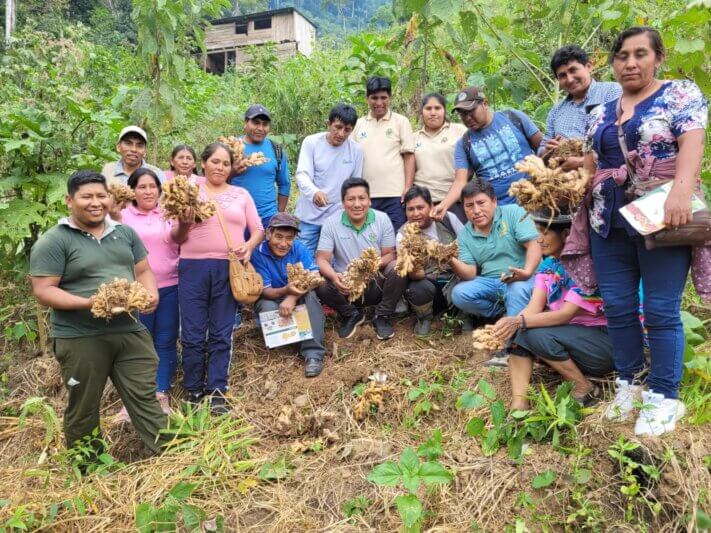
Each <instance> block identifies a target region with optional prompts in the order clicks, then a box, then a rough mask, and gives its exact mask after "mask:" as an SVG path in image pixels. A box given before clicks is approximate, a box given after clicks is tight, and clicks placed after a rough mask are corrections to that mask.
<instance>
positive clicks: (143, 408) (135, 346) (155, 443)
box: [54, 330, 168, 453]
mask: <svg viewBox="0 0 711 533" xmlns="http://www.w3.org/2000/svg"><path fill="white" fill-rule="evenodd" d="M54 353H55V357H56V358H57V361H59V365H60V367H61V370H62V382H63V383H64V386H65V387H66V388H67V393H68V394H67V407H66V409H65V411H64V435H65V437H66V440H67V446H68V447H71V446H73V445H74V443H75V442H76V441H77V440H79V439H82V438H84V437H87V436H90V435H91V434H92V433H93V431H94V430H95V429H97V428H98V429H99V431H100V425H99V408H100V404H101V396H102V394H103V392H104V386H105V385H106V379H107V378H111V382H112V383H113V384H114V386H115V387H116V390H117V391H118V393H119V396H120V397H121V400H122V401H123V404H124V405H125V406H126V409H127V410H128V414H129V415H130V416H131V422H132V423H133V425H134V427H135V428H136V431H138V434H139V435H140V437H141V440H142V441H143V442H144V443H145V445H146V446H147V447H148V448H149V449H151V450H152V451H153V452H155V453H159V452H160V450H161V448H160V443H161V441H163V440H165V437H163V436H162V435H160V434H159V430H161V429H164V428H166V427H167V425H168V419H167V417H166V415H165V414H164V413H163V411H162V410H161V408H160V405H159V404H158V400H157V399H156V370H157V368H158V356H157V355H156V351H155V348H154V347H153V340H152V339H151V336H150V334H149V333H148V331H146V330H143V331H135V332H130V333H109V334H105V335H97V336H92V337H79V338H73V339H55V340H54ZM99 436H100V433H99Z"/></svg>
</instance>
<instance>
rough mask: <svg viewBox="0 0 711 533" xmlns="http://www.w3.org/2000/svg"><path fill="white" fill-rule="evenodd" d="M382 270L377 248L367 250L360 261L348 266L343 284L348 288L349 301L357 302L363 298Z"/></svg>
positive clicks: (355, 260) (352, 262)
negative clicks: (371, 282) (369, 285)
mask: <svg viewBox="0 0 711 533" xmlns="http://www.w3.org/2000/svg"><path fill="white" fill-rule="evenodd" d="M379 270H380V254H379V253H378V251H377V250H376V249H375V248H366V249H365V250H363V253H361V254H360V257H359V258H358V259H354V260H353V261H351V262H350V263H349V264H348V268H347V269H346V273H345V275H344V276H343V283H344V285H345V286H346V287H348V290H349V294H348V300H349V301H351V302H355V301H356V300H357V299H358V298H360V297H361V296H363V293H364V292H365V289H366V287H367V286H368V283H370V280H372V279H373V278H374V277H375V276H376V274H377V273H378V271H379Z"/></svg>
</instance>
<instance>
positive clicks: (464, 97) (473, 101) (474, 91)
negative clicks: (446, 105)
mask: <svg viewBox="0 0 711 533" xmlns="http://www.w3.org/2000/svg"><path fill="white" fill-rule="evenodd" d="M485 98H486V97H485V96H484V90H483V89H482V88H481V87H476V86H474V85H472V86H470V87H465V88H464V89H462V90H461V91H459V94H457V96H456V98H455V99H454V107H453V108H452V111H456V110H457V109H461V110H462V111H471V110H472V109H474V108H475V107H476V106H477V105H479V104H480V103H481V102H483V101H484V99H485Z"/></svg>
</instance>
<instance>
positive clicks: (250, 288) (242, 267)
mask: <svg viewBox="0 0 711 533" xmlns="http://www.w3.org/2000/svg"><path fill="white" fill-rule="evenodd" d="M215 205H216V206H217V211H216V214H217V220H218V221H219V223H220V227H221V228H222V233H224V235H225V241H226V242H227V248H228V249H229V251H228V252H227V260H228V261H229V262H230V289H232V297H233V298H234V299H235V300H237V301H238V302H239V303H241V304H253V303H254V302H256V301H257V298H259V296H260V295H261V294H262V289H263V288H264V280H263V279H262V276H260V275H259V273H258V272H257V271H256V270H255V269H254V267H253V266H252V263H250V262H249V261H247V262H246V263H242V261H240V260H239V259H237V256H236V255H235V253H234V251H233V246H232V239H230V234H229V233H228V231H227V225H226V224H225V221H224V219H223V218H222V211H221V210H220V206H219V205H218V204H217V202H215Z"/></svg>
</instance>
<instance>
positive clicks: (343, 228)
mask: <svg viewBox="0 0 711 533" xmlns="http://www.w3.org/2000/svg"><path fill="white" fill-rule="evenodd" d="M394 247H395V231H394V230H393V224H392V222H390V218H388V215H386V214H385V213H383V212H382V211H376V210H375V209H369V210H368V214H367V215H366V219H365V223H364V224H363V226H362V227H361V228H359V229H356V228H355V227H354V226H353V224H352V223H351V221H350V220H349V219H348V216H347V215H346V213H345V211H344V212H343V213H335V214H333V215H331V216H330V217H329V218H328V219H327V220H326V222H324V224H323V226H321V236H320V238H319V241H318V251H321V252H331V253H332V254H333V268H334V270H335V271H336V272H345V270H346V268H347V267H348V263H350V262H351V261H352V260H353V259H357V258H358V257H360V254H361V253H362V252H363V251H364V250H365V249H366V248H375V249H376V250H377V251H378V253H380V252H381V250H382V249H383V248H394Z"/></svg>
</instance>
